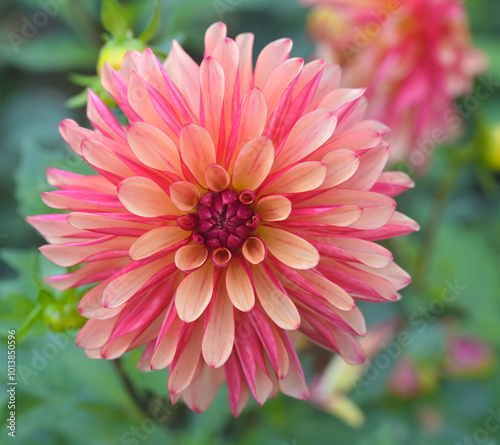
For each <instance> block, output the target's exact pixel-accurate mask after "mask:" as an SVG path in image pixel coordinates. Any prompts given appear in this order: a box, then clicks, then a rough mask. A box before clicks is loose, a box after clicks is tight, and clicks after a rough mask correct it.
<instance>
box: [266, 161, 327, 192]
mask: <svg viewBox="0 0 500 445" xmlns="http://www.w3.org/2000/svg"><path fill="white" fill-rule="evenodd" d="M325 177H326V166H325V164H323V163H322V162H317V161H308V162H301V163H300V164H297V165H294V166H293V167H292V168H291V169H290V170H288V171H287V172H285V173H283V174H282V175H281V176H279V177H278V178H277V179H276V180H275V181H274V182H271V183H270V184H269V185H265V186H264V187H263V193H264V194H266V195H270V194H273V193H303V192H309V191H311V190H315V189H317V188H318V187H319V186H321V184H323V181H324V180H325Z"/></svg>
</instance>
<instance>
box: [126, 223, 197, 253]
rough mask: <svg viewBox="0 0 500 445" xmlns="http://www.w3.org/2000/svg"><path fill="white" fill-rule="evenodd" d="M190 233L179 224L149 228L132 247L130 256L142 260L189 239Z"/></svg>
mask: <svg viewBox="0 0 500 445" xmlns="http://www.w3.org/2000/svg"><path fill="white" fill-rule="evenodd" d="M188 238H189V234H188V233H187V232H186V231H185V230H182V229H181V228H180V227H178V226H164V227H158V228H156V229H152V230H149V231H148V232H146V233H145V234H144V235H142V236H140V237H139V238H137V239H136V240H135V242H134V244H132V246H131V247H130V251H129V254H130V258H132V259H133V260H142V259H144V258H147V257H149V256H151V255H154V254H155V253H158V252H160V251H162V250H164V249H168V248H169V247H174V246H175V245H176V244H178V243H180V242H181V241H184V240H187V239H188Z"/></svg>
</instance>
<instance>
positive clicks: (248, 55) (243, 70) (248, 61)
mask: <svg viewBox="0 0 500 445" xmlns="http://www.w3.org/2000/svg"><path fill="white" fill-rule="evenodd" d="M253 41H254V35H253V34H251V33H244V34H239V35H237V36H236V39H235V42H236V45H238V49H239V51H240V60H239V66H238V72H239V77H240V97H243V95H244V93H245V92H246V91H247V90H248V88H250V82H251V81H252V49H253Z"/></svg>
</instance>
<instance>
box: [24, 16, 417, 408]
mask: <svg viewBox="0 0 500 445" xmlns="http://www.w3.org/2000/svg"><path fill="white" fill-rule="evenodd" d="M252 46H253V35H252V34H242V35H239V36H237V37H236V39H235V40H232V39H229V38H226V27H225V25H224V24H222V23H216V24H214V25H212V26H211V27H210V28H209V30H208V31H207V33H206V37H205V57H204V59H203V61H202V63H201V65H198V64H196V63H195V62H194V61H193V60H192V59H191V58H190V57H189V56H188V55H187V54H186V52H184V50H183V49H182V48H181V47H180V45H179V44H178V43H177V42H174V43H173V45H172V49H171V52H170V54H169V56H168V58H167V60H166V61H165V63H164V64H162V63H161V62H160V61H159V60H158V59H157V58H156V57H155V56H154V54H153V53H152V51H150V50H149V49H147V50H145V51H144V52H143V53H142V54H141V53H138V52H133V51H132V52H129V53H128V54H127V55H126V56H125V59H124V61H123V64H122V66H121V68H120V71H119V72H116V71H115V70H114V69H113V68H112V67H111V66H109V65H105V66H104V68H103V70H102V76H101V77H102V83H103V85H104V87H105V88H106V89H107V90H108V91H109V93H110V94H111V96H113V98H114V99H115V100H116V102H117V104H118V105H119V107H120V108H121V110H122V111H123V112H124V113H125V115H126V117H127V118H128V120H129V122H130V124H129V125H126V126H124V125H122V124H120V123H119V122H118V120H117V119H116V118H115V117H114V116H113V114H112V113H111V111H110V110H109V109H108V108H107V107H106V106H105V105H104V104H103V103H102V101H101V100H100V99H99V98H98V97H97V96H96V95H95V94H94V93H92V92H91V91H90V92H89V102H88V117H89V119H90V121H91V123H92V125H93V126H94V128H95V130H88V129H85V128H82V127H79V126H78V125H77V124H76V123H75V122H74V121H71V120H66V121H64V122H62V124H61V133H62V135H63V137H64V139H65V140H66V141H67V142H68V143H69V144H70V145H71V147H72V148H73V150H74V151H75V152H76V153H77V154H79V155H80V156H82V157H83V158H84V159H85V161H86V162H88V163H89V164H90V165H91V166H93V167H94V168H95V169H96V170H97V173H98V174H97V175H95V176H82V175H78V174H75V173H70V172H66V171H61V170H55V169H49V170H48V179H49V183H50V184H51V185H52V186H55V187H57V188H59V189H60V190H58V191H53V192H48V193H44V194H43V200H44V202H45V203H46V204H47V205H49V206H50V207H53V208H56V209H65V210H69V211H70V213H59V214H52V215H40V216H36V217H31V218H28V221H29V222H30V223H31V224H32V225H33V226H34V227H35V228H37V229H38V230H39V231H40V232H41V233H42V234H43V235H44V236H45V238H46V239H47V241H48V242H49V243H50V244H48V245H46V246H43V247H42V248H41V251H42V252H43V254H44V255H45V256H46V257H47V258H49V259H50V260H52V261H53V262H55V263H56V264H58V265H60V266H64V267H73V266H77V265H81V267H79V268H78V270H76V271H72V272H71V273H68V274H65V275H60V276H54V277H51V278H49V279H48V282H49V283H50V284H51V285H52V286H53V287H55V288H57V289H68V288H71V287H75V286H82V285H87V284H95V287H93V288H92V289H91V290H90V291H89V292H88V293H87V294H86V295H85V296H84V297H83V299H82V300H81V303H80V306H79V308H80V312H81V314H82V315H84V316H85V317H87V318H88V319H89V321H88V322H87V323H86V325H85V326H84V327H83V328H82V330H81V331H80V332H79V334H78V337H77V344H78V345H79V346H80V347H82V348H84V349H85V351H86V354H87V355H88V356H89V357H92V358H106V359H114V358H117V357H120V356H121V355H122V354H123V353H125V352H126V351H129V350H131V349H135V348H138V347H141V346H145V348H144V352H143V356H142V359H141V362H140V363H139V366H140V368H141V369H143V370H146V369H163V368H166V367H167V366H169V367H170V376H169V380H168V390H169V391H170V394H171V398H172V400H173V401H174V402H175V401H176V400H177V399H178V398H179V397H181V396H182V397H183V399H184V401H185V402H186V403H187V404H188V405H189V406H190V407H191V408H192V409H193V410H195V411H202V410H204V409H206V408H207V407H208V405H209V404H210V403H211V401H212V399H213V397H215V394H216V393H217V392H218V390H219V388H220V387H221V385H222V384H223V382H224V381H226V382H227V386H228V392H229V402H230V406H231V409H232V411H233V413H234V414H235V415H238V414H239V413H240V412H241V410H242V409H243V407H244V406H245V404H246V402H247V400H248V398H249V392H251V393H252V395H253V396H254V397H255V399H256V400H257V402H258V403H260V404H263V403H264V402H265V401H266V399H267V398H268V397H271V396H274V395H275V394H276V393H277V392H278V391H279V390H281V391H283V392H284V393H286V394H288V395H290V396H293V397H297V398H306V397H307V396H308V388H307V386H306V382H305V379H304V374H303V372H302V368H301V365H300V362H299V360H298V357H297V354H296V352H295V349H294V347H293V345H292V343H291V341H290V338H289V334H288V331H293V330H297V329H298V330H300V331H301V332H302V333H303V334H305V335H306V336H308V337H309V338H311V339H312V340H313V341H315V342H316V343H318V344H320V345H322V346H324V347H325V348H327V349H330V350H332V351H335V352H338V353H339V354H341V355H342V356H343V357H344V358H345V360H347V361H348V362H349V363H361V362H363V360H364V357H365V355H364V352H363V350H362V348H361V347H360V346H359V344H358V343H357V341H356V340H355V338H354V337H353V335H364V334H365V323H364V319H363V316H362V314H361V312H360V310H359V309H358V308H357V307H356V300H366V301H373V302H378V301H394V300H397V299H399V295H398V292H397V291H398V290H399V289H401V288H402V287H404V286H406V285H407V284H408V282H409V281H410V278H409V276H408V275H407V274H406V273H405V272H404V271H403V270H402V269H401V268H399V267H398V266H397V265H396V264H395V263H394V262H393V258H392V255H391V253H390V252H389V251H388V250H387V249H385V248H383V247H381V246H380V245H378V244H376V243H374V242H373V241H376V240H380V239H384V238H389V237H394V236H399V235H403V234H406V233H409V232H412V231H414V230H416V229H417V225H416V224H415V222H414V221H412V220H411V219H409V218H407V217H406V216H404V215H402V214H400V213H398V212H396V211H395V202H394V200H393V199H392V198H391V197H392V196H394V195H396V194H399V193H401V192H402V191H404V190H405V189H407V188H408V187H411V186H412V185H413V184H412V182H411V180H410V179H409V178H408V177H407V176H406V175H404V174H401V173H382V170H383V168H384V166H385V164H386V161H387V157H388V147H387V144H386V143H385V142H384V141H383V140H382V137H383V135H384V134H385V132H386V127H385V126H384V125H382V124H380V123H377V122H374V121H367V120H363V110H364V106H363V104H364V101H363V98H362V96H363V91H362V90H351V89H341V88H339V87H338V85H339V80H340V70H339V68H338V67H337V66H333V65H328V64H325V63H324V62H323V61H319V60H318V61H314V62H311V63H308V64H306V65H304V62H303V60H302V59H299V58H292V59H289V53H290V50H291V47H292V42H291V41H290V40H289V39H282V40H277V41H275V42H272V43H270V44H269V45H267V46H266V47H265V48H264V49H263V50H262V52H261V53H260V54H259V56H258V58H257V63H256V66H255V69H254V68H253V67H252Z"/></svg>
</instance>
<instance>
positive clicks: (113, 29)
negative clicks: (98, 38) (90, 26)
mask: <svg viewBox="0 0 500 445" xmlns="http://www.w3.org/2000/svg"><path fill="white" fill-rule="evenodd" d="M101 22H102V25H103V26H104V28H105V29H106V30H107V31H108V32H109V33H111V34H112V35H114V36H117V37H125V35H126V33H127V30H128V29H129V24H128V20H127V14H126V12H125V8H124V7H123V5H121V4H120V3H119V2H118V0H103V2H102V9H101Z"/></svg>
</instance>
